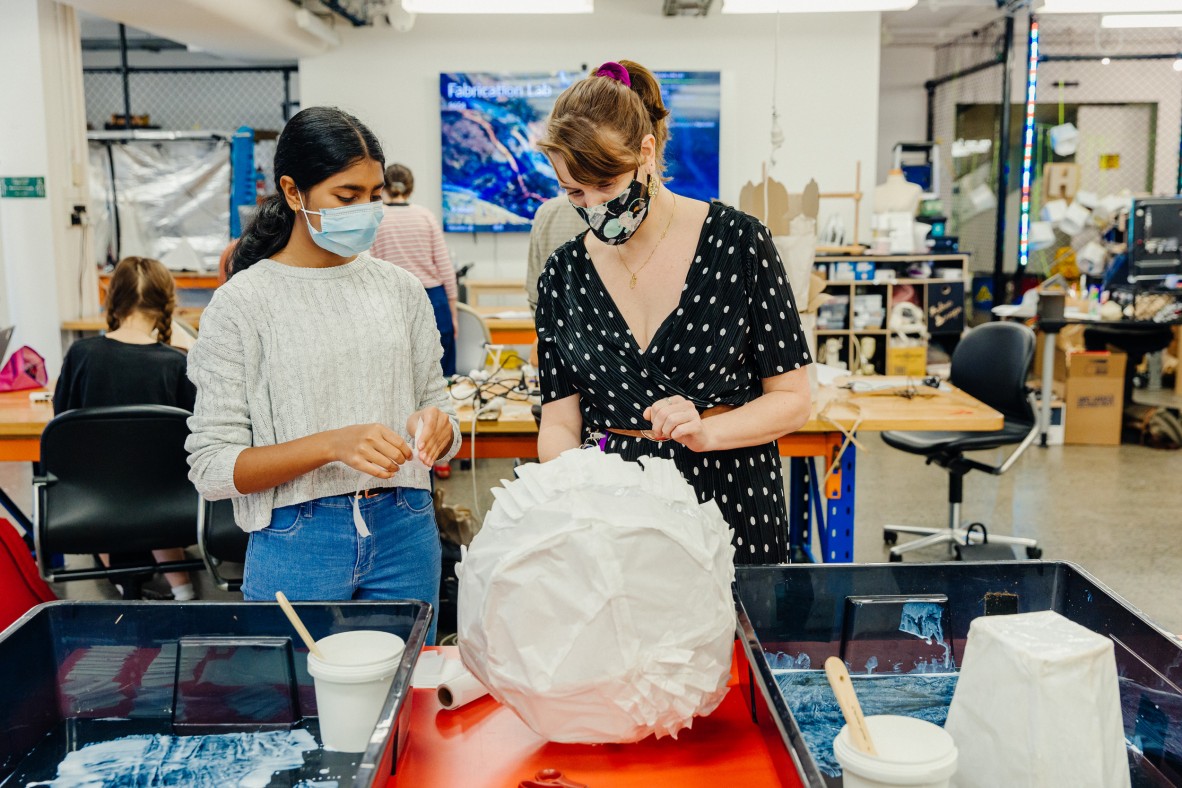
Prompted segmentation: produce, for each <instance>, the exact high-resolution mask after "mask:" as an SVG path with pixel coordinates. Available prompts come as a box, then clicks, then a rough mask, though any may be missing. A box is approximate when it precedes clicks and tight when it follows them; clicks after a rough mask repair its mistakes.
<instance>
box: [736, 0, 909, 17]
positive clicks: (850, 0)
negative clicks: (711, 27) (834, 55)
mask: <svg viewBox="0 0 1182 788" xmlns="http://www.w3.org/2000/svg"><path fill="white" fill-rule="evenodd" d="M917 2H918V0H722V13H724V14H776V13H783V14H828V13H845V12H854V11H906V10H908V9H909V8H914V7H915V4H916V3H917Z"/></svg>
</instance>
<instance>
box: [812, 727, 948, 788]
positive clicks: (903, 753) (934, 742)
mask: <svg viewBox="0 0 1182 788" xmlns="http://www.w3.org/2000/svg"><path fill="white" fill-rule="evenodd" d="M866 725H867V727H869V728H870V738H871V739H873V740H874V748H875V750H877V751H878V755H877V756H874V755H867V754H866V753H864V752H862V751H861V750H858V749H856V748H855V747H854V745H853V742H852V741H850V734H849V726H848V725H847V726H845V727H843V728H842V729H841V733H839V734H838V735H837V738H836V739H834V740H833V753H834V755H836V756H837V762H838V763H840V764H841V768H842V771H843V773H844V774H843V777H844V779H845V788H886V786H908V788H948V784H949V781H950V780H951V779H952V775H953V774H955V773H956V744H955V743H954V742H953V741H952V737H951V736H949V735H948V733H947V732H945V730H944V729H943V728H941V727H940V726H939V725H933V724H932V723H930V722H924V721H923V720H915V719H912V718H911V717H899V716H896V715H893V714H879V715H874V716H870V717H867V718H866Z"/></svg>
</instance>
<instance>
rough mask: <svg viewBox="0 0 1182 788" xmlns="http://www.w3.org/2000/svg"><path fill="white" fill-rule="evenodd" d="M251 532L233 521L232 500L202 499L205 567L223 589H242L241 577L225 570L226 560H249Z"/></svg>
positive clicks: (199, 527)
mask: <svg viewBox="0 0 1182 788" xmlns="http://www.w3.org/2000/svg"><path fill="white" fill-rule="evenodd" d="M249 544H250V534H248V533H247V532H246V531H243V530H242V529H241V528H239V527H238V523H237V522H235V521H234V505H233V504H232V503H230V501H206V500H204V499H203V500H202V501H201V513H200V518H199V521H198V523H197V545H198V547H199V548H200V549H201V557H202V558H203V559H204V560H205V568H206V569H208V570H209V576H210V578H212V580H213V582H214V584H215V585H217V587H218V588H220V589H222V590H223V591H240V590H242V578H241V577H226V576H225V575H223V574H222V569H223V567H224V565H225V564H244V563H246V548H247V546H248V545H249Z"/></svg>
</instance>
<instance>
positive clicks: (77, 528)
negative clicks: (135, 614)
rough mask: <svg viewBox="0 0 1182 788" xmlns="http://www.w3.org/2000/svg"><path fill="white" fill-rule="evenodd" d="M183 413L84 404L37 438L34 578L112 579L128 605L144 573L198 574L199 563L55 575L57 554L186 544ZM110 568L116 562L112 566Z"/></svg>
mask: <svg viewBox="0 0 1182 788" xmlns="http://www.w3.org/2000/svg"><path fill="white" fill-rule="evenodd" d="M189 415H190V414H189V413H188V412H187V411H184V410H180V409H179V408H169V407H164V406H162V405H132V406H121V407H110V408H82V409H79V410H72V411H67V412H66V413H63V414H62V415H60V416H58V417H57V418H55V419H54V420H53V421H51V422H49V424H48V425H46V427H45V431H44V432H43V433H42V434H41V474H40V475H38V476H37V477H35V478H34V479H33V534H34V539H35V542H36V547H37V564H38V568H39V569H40V571H41V576H42V577H43V578H45V579H46V580H47V581H49V582H52V583H58V582H65V581H70V580H94V579H99V578H108V579H111V580H119V582H120V583H121V584H122V585H123V595H124V598H126V599H134V598H137V597H138V596H139V593H140V584H141V582H142V580H143V578H144V577H145V576H151V575H154V574H157V573H163V572H174V571H175V572H183V571H191V570H197V569H201V568H202V566H203V565H202V563H201V561H199V560H197V559H192V560H185V561H169V562H165V563H161V564H158V563H156V562H155V561H153V560H152V557H151V555H150V554H148V555H147V556H146V557H142V558H141V557H138V556H137V557H136V558H134V559H133V560H131V561H128V562H124V563H123V564H122V565H117V566H116V565H112V566H111V567H104V566H101V565H98V566H95V567H94V568H93V569H55V568H54V567H53V566H52V565H51V564H50V556H51V555H53V554H54V553H67V554H74V553H80V554H86V553H130V554H141V553H150V551H151V550H160V549H165V548H169V547H187V546H189V545H191V544H192V543H193V532H194V525H195V524H196V522H197V504H198V497H197V491H196V490H195V489H194V488H193V484H192V483H191V482H190V481H189V478H188V473H189V466H188V463H187V462H186V457H187V455H186V452H185V438H186V437H188V435H189V428H188V425H187V423H186V422H187V419H188V418H189ZM112 563H113V564H114V563H115V562H112Z"/></svg>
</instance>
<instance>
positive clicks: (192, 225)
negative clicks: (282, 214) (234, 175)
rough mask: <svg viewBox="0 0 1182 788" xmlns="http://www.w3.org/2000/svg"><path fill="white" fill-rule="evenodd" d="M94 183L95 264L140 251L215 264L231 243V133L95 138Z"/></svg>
mask: <svg viewBox="0 0 1182 788" xmlns="http://www.w3.org/2000/svg"><path fill="white" fill-rule="evenodd" d="M90 183H91V208H90V211H91V218H92V221H93V222H94V234H93V246H92V249H93V257H94V260H95V261H96V262H97V263H99V264H101V265H109V264H114V263H116V262H118V261H119V260H120V259H122V258H124V257H128V256H130V255H138V256H143V257H153V258H156V259H157V260H162V261H164V262H165V264H167V265H169V267H171V268H174V269H177V270H192V269H194V268H199V269H201V270H206V271H212V270H216V268H217V262H218V257H219V256H220V255H221V253H222V250H223V249H225V247H226V244H228V243H229V241H230V237H229V232H230V231H229V227H230V143H229V140H228V139H226V138H222V137H213V136H211V137H208V138H198V139H166V138H161V139H93V138H92V139H91V141H90ZM190 250H191V252H192V253H190Z"/></svg>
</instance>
